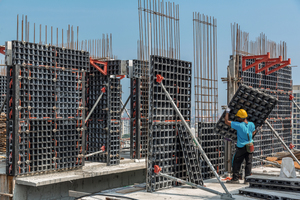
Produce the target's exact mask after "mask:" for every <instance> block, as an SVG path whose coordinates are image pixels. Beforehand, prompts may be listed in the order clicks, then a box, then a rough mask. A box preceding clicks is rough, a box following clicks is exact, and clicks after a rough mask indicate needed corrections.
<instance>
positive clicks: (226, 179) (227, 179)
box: [222, 177, 232, 181]
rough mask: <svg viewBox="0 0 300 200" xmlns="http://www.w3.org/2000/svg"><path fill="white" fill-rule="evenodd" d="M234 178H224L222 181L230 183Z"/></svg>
mask: <svg viewBox="0 0 300 200" xmlns="http://www.w3.org/2000/svg"><path fill="white" fill-rule="evenodd" d="M231 179H232V178H230V177H226V178H223V179H222V181H230V180H231Z"/></svg>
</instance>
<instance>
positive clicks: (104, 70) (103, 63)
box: [90, 58, 107, 75]
mask: <svg viewBox="0 0 300 200" xmlns="http://www.w3.org/2000/svg"><path fill="white" fill-rule="evenodd" d="M90 63H91V65H92V66H93V67H95V68H96V69H97V70H98V71H99V72H101V73H102V74H103V75H107V62H103V61H99V60H94V59H92V58H90ZM96 63H97V64H101V65H104V69H101V68H100V67H99V66H98V65H96Z"/></svg>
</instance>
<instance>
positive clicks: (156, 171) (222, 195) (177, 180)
mask: <svg viewBox="0 0 300 200" xmlns="http://www.w3.org/2000/svg"><path fill="white" fill-rule="evenodd" d="M160 171H161V168H160V167H159V166H158V165H154V173H156V174H157V175H159V176H162V177H165V178H167V179H171V180H174V181H176V182H178V183H182V184H186V185H190V186H193V187H196V188H198V189H201V190H205V191H207V192H210V193H213V194H216V195H220V196H221V197H224V199H226V198H228V196H226V194H223V193H221V192H218V191H216V190H212V189H209V188H206V187H204V186H201V185H197V184H195V183H191V182H188V181H184V180H182V179H179V178H176V177H173V176H170V175H168V174H164V173H161V172H160ZM222 199H223V198H222ZM229 199H231V198H229Z"/></svg>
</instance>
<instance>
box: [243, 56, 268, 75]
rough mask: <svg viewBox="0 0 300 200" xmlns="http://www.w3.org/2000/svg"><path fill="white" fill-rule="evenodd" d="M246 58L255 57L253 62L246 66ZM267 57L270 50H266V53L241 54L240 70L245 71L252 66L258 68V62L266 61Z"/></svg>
mask: <svg viewBox="0 0 300 200" xmlns="http://www.w3.org/2000/svg"><path fill="white" fill-rule="evenodd" d="M248 59H255V62H254V63H252V64H251V65H249V66H246V60H248ZM268 59H270V52H268V53H267V55H256V56H243V57H242V70H243V71H246V70H248V69H250V68H252V67H254V66H256V67H255V69H258V64H260V63H262V62H266V61H267V60H268ZM255 71H256V70H255Z"/></svg>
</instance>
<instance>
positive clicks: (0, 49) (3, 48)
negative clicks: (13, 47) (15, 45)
mask: <svg viewBox="0 0 300 200" xmlns="http://www.w3.org/2000/svg"><path fill="white" fill-rule="evenodd" d="M4 50H5V47H0V53H1V54H3V55H5V51H4Z"/></svg>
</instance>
